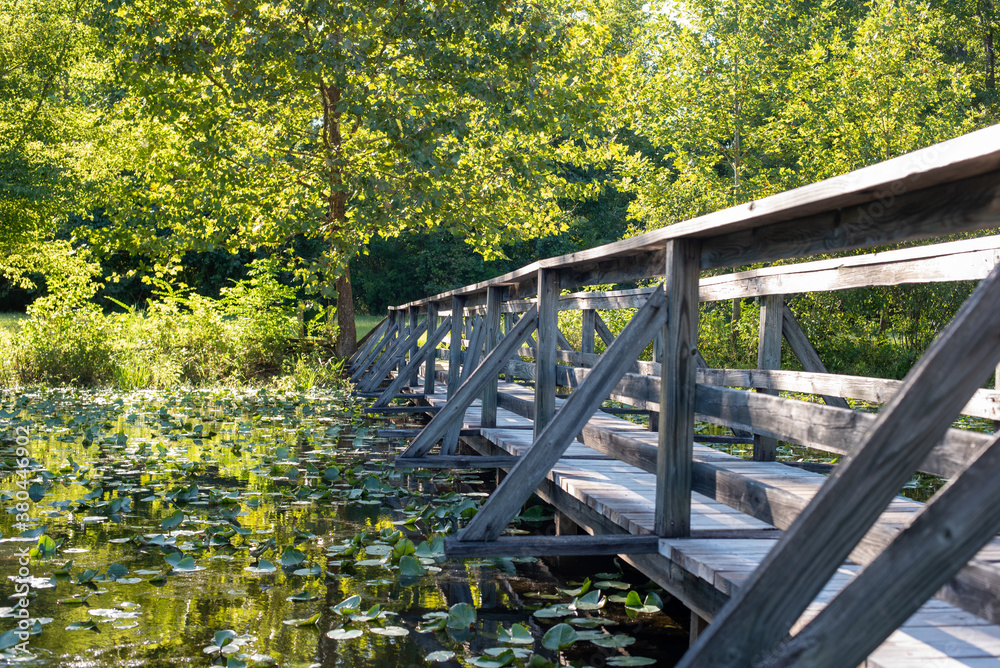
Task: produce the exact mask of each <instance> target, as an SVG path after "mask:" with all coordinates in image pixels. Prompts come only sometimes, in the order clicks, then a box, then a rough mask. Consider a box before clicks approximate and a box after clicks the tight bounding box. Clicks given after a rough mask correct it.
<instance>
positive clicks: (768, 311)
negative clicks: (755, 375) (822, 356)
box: [753, 295, 785, 462]
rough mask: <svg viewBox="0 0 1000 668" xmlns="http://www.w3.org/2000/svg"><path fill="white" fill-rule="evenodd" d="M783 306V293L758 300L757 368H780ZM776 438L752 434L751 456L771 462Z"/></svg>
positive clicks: (776, 446)
mask: <svg viewBox="0 0 1000 668" xmlns="http://www.w3.org/2000/svg"><path fill="white" fill-rule="evenodd" d="M784 306H785V300H784V296H783V295H767V296H766V297H764V298H763V299H761V300H760V326H759V330H758V333H757V334H758V336H757V368H758V369H780V368H781V319H782V313H781V311H782V309H783V308H784ZM757 392H763V393H765V394H775V395H776V394H777V391H775V390H769V389H767V388H763V387H758V388H757ZM777 449H778V440H777V439H776V438H774V437H772V436H764V435H763V434H754V437H753V458H754V461H758V462H773V461H774V458H775V454H776V453H777Z"/></svg>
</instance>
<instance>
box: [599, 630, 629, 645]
mask: <svg viewBox="0 0 1000 668" xmlns="http://www.w3.org/2000/svg"><path fill="white" fill-rule="evenodd" d="M590 642H592V643H594V644H595V645H597V646H598V647H628V646H629V645H632V644H634V643H635V638H633V637H632V636H629V635H625V634H624V633H616V634H615V635H613V636H602V637H600V638H594V639H593V640H591V641H590Z"/></svg>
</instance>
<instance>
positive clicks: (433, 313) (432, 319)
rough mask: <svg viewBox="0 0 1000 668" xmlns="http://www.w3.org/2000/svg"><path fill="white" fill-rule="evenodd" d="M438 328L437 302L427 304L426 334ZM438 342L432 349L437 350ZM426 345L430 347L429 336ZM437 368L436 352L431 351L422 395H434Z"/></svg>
mask: <svg viewBox="0 0 1000 668" xmlns="http://www.w3.org/2000/svg"><path fill="white" fill-rule="evenodd" d="M437 328H438V305H437V302H428V303H427V333H428V334H430V333H431V332H433V331H435V330H437ZM439 342H440V341H436V342H435V343H434V345H433V346H432V348H435V349H436V348H437V344H438V343H439ZM426 345H431V339H430V336H428V337H427V343H426ZM436 366H437V352H436V351H432V352H431V355H430V357H428V358H427V366H426V367H425V368H424V394H434V372H435V369H436Z"/></svg>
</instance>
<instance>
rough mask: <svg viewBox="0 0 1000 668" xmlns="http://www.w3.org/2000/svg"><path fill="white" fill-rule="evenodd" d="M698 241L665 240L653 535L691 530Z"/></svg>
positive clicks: (670, 535) (681, 532) (671, 535)
mask: <svg viewBox="0 0 1000 668" xmlns="http://www.w3.org/2000/svg"><path fill="white" fill-rule="evenodd" d="M700 253H701V249H700V246H699V244H698V242H697V241H688V240H683V241H682V240H671V241H668V242H667V253H666V279H665V282H664V287H665V290H666V297H667V301H668V307H667V322H666V325H665V327H664V329H663V340H664V341H663V358H662V359H661V360H660V366H661V369H662V375H661V378H660V428H659V452H658V454H657V464H656V533H657V534H658V535H659V536H663V537H681V536H687V535H688V534H690V532H691V453H692V448H693V447H694V413H695V382H696V380H695V371H696V369H697V368H698V363H697V361H696V359H695V353H696V352H697V350H698V260H699V258H700V256H701V255H700Z"/></svg>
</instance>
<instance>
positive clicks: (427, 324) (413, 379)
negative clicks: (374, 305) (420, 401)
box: [406, 306, 437, 385]
mask: <svg viewBox="0 0 1000 668" xmlns="http://www.w3.org/2000/svg"><path fill="white" fill-rule="evenodd" d="M407 312H408V319H409V321H410V322H409V327H410V330H411V331H412V330H416V329H417V323H418V322H419V320H420V307H419V306H411V307H410V308H409V309H407ZM436 324H437V323H432V322H431V320H430V318H425V319H424V331H425V332H429V331H431V326H432V325H436ZM421 336H423V334H418V335H417V336H416V338H414V339H413V341H412V343H410V350H409V356H410V359H413V356H414V355H416V354H417V350H419V349H420V343H419V339H420V337H421ZM419 373H420V370H419V369H417V368H416V367H413V368H411V369H410V370H409V372H408V375H409V378H408V379H407V382H406V384H407V385H416V384H417V375H418V374H419Z"/></svg>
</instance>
